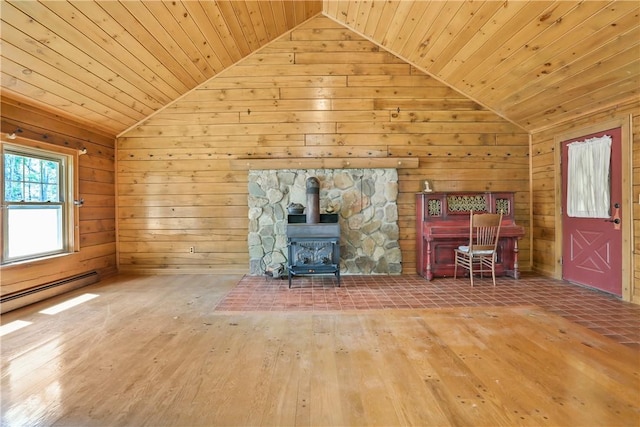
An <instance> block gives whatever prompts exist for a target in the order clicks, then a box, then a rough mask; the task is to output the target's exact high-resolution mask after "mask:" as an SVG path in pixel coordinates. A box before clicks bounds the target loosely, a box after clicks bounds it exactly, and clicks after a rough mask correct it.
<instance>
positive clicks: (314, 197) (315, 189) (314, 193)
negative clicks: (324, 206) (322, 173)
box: [307, 176, 320, 224]
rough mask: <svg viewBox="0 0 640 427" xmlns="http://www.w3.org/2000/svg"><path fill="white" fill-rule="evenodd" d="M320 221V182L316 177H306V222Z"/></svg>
mask: <svg viewBox="0 0 640 427" xmlns="http://www.w3.org/2000/svg"><path fill="white" fill-rule="evenodd" d="M319 222H320V182H319V181H318V178H316V177H313V176H312V177H310V178H307V224H317V223H319Z"/></svg>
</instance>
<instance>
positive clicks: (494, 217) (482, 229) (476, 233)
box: [469, 211, 502, 251]
mask: <svg viewBox="0 0 640 427" xmlns="http://www.w3.org/2000/svg"><path fill="white" fill-rule="evenodd" d="M501 225H502V213H499V214H489V213H475V214H474V213H473V211H471V213H470V226H469V247H470V248H471V249H472V250H476V251H478V250H495V249H496V246H497V245H498V238H499V237H500V226H501Z"/></svg>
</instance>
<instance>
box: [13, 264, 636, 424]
mask: <svg viewBox="0 0 640 427" xmlns="http://www.w3.org/2000/svg"><path fill="white" fill-rule="evenodd" d="M239 279H240V277H239V276H214V275H193V276H189V275H175V276H127V275H120V276H116V277H113V278H109V279H106V280H104V281H103V282H101V283H98V284H96V285H92V286H89V287H85V288H83V289H79V290H77V291H74V292H73V293H70V294H67V295H63V296H59V297H56V298H54V299H52V300H49V301H45V302H42V303H38V304H35V305H32V306H30V307H25V308H23V309H19V310H16V311H13V312H10V313H7V314H5V315H3V316H2V324H3V328H4V327H7V325H10V324H11V322H14V321H26V322H32V323H31V324H29V325H28V326H25V327H24V328H22V329H20V330H17V331H15V332H11V333H8V334H6V335H4V336H3V337H2V342H1V344H2V350H1V352H2V379H1V385H2V425H3V426H27V425H28V426H47V425H78V426H104V425H116V426H142V425H149V426H201V425H206V426H213V425H225V426H226V425H243V426H254V425H265V426H288V425H300V426H319V425H332V426H346V425H358V426H359V425H379V426H392V425H417V426H431V425H433V426H446V425H460V426H472V425H476V426H514V425H525V426H547V425H548V426H581V425H585V426H587V425H594V426H595V425H597V426H614V425H619V426H637V425H639V424H640V366H639V365H640V359H639V356H640V353H638V352H637V351H635V350H634V349H631V348H628V347H625V346H623V345H621V344H617V343H614V342H613V341H611V340H608V339H606V338H604V337H602V336H600V335H598V334H596V333H595V332H592V331H589V330H587V329H586V328H583V327H581V326H579V325H576V324H573V323H571V322H570V321H568V320H566V319H562V318H560V317H558V316H555V315H553V314H550V313H547V312H545V311H544V310H542V309H540V308H537V307H488V308H487V307H484V308H482V307H475V308H471V309H470V308H459V309H434V310H378V311H342V312H327V313H317V312H316V313H309V312H306V313H305V312H280V313H273V312H233V313H232V312H215V311H213V309H214V307H215V305H216V303H217V302H218V301H219V300H220V299H221V298H222V297H223V296H224V295H225V294H226V293H227V292H228V290H229V289H231V288H232V287H233V285H234V284H235V283H236V282H237V281H238V280H239ZM84 294H92V295H97V296H96V297H94V298H93V299H91V300H89V301H87V302H85V303H83V304H80V305H77V306H75V307H72V308H69V309H67V310H65V311H62V312H60V313H58V314H44V313H41V311H42V310H43V309H46V308H49V307H51V306H53V305H55V304H57V303H60V302H63V301H65V300H69V299H70V298H71V297H76V296H81V295H84Z"/></svg>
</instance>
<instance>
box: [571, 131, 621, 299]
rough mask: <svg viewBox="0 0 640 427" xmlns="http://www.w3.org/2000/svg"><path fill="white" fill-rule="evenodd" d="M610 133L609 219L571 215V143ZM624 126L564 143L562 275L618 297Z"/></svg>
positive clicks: (619, 284)
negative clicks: (568, 203) (569, 183)
mask: <svg viewBox="0 0 640 427" xmlns="http://www.w3.org/2000/svg"><path fill="white" fill-rule="evenodd" d="M603 135H609V136H611V138H612V142H611V166H610V195H611V200H610V212H609V218H575V217H569V216H568V215H567V176H568V175H567V174H568V163H569V162H568V144H569V143H571V142H575V141H582V140H584V139H587V138H594V137H600V136H603ZM624 220H625V219H624V218H622V129H621V128H615V129H609V130H606V131H603V132H598V133H594V134H590V135H585V136H581V137H579V138H575V139H571V140H568V141H563V142H562V221H563V223H562V235H563V243H562V261H563V263H562V278H563V279H565V280H568V281H570V282H573V283H577V284H581V285H586V286H589V287H593V288H596V289H600V290H602V291H605V292H608V293H612V294H615V295H618V296H621V295H622V227H625V226H626V225H625V223H624Z"/></svg>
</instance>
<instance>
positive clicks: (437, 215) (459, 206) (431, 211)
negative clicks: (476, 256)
mask: <svg viewBox="0 0 640 427" xmlns="http://www.w3.org/2000/svg"><path fill="white" fill-rule="evenodd" d="M471 210H473V211H474V212H487V213H500V212H502V214H503V216H502V225H501V227H500V240H499V242H498V261H497V264H496V274H497V275H508V276H511V277H514V278H516V279H517V278H519V277H520V271H519V270H518V239H519V238H520V237H522V236H524V228H523V227H521V226H518V225H516V223H515V219H514V213H513V212H514V210H513V193H508V192H504V193H458V192H455V193H418V194H416V250H417V266H416V268H417V271H418V274H420V275H421V276H423V277H424V278H426V279H427V280H431V279H433V278H434V277H452V276H453V270H454V264H455V261H454V252H453V250H454V249H455V248H457V247H458V246H461V245H468V244H469V214H470V211H471Z"/></svg>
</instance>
